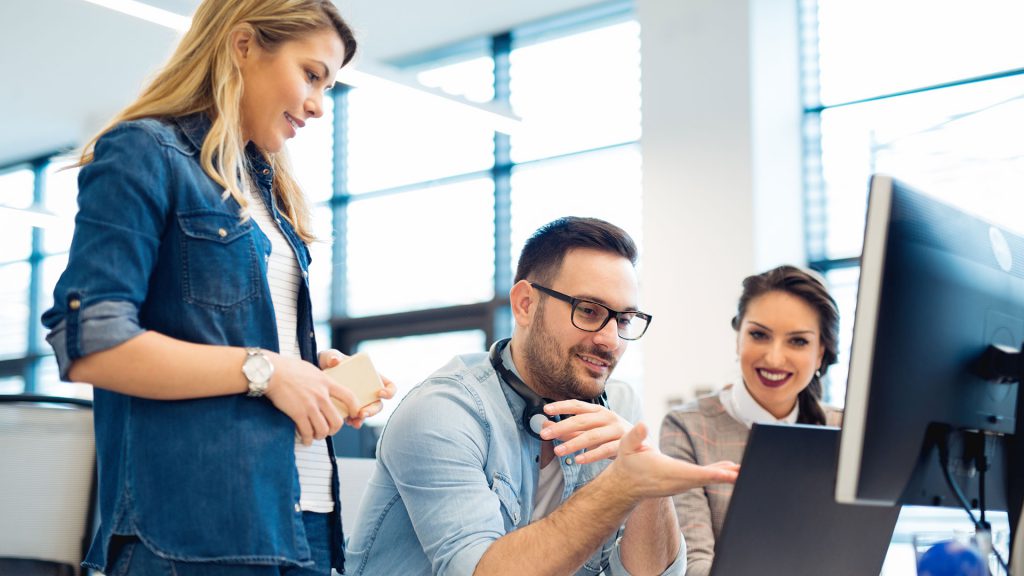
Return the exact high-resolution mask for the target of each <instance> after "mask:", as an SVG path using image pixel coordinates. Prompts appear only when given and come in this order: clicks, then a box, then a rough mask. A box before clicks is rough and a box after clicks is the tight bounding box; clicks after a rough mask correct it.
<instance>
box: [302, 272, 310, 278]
mask: <svg viewBox="0 0 1024 576" xmlns="http://www.w3.org/2000/svg"><path fill="white" fill-rule="evenodd" d="M302 277H303V278H306V279H309V272H306V271H305V270H303V271H302Z"/></svg>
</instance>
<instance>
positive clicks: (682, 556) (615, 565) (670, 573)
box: [608, 534, 686, 576]
mask: <svg viewBox="0 0 1024 576" xmlns="http://www.w3.org/2000/svg"><path fill="white" fill-rule="evenodd" d="M621 542H622V538H621V537H619V538H618V539H617V540H616V542H615V548H613V549H612V556H611V558H610V560H609V565H608V574H609V576H631V575H630V573H629V570H626V567H625V566H623V565H622V550H621V548H620V546H619V544H621ZM661 574H662V576H683V574H686V540H684V539H683V535H682V534H680V535H679V552H678V553H677V554H676V558H675V560H673V561H672V564H670V565H669V567H668V568H666V569H665V571H664V572H662V573H661Z"/></svg>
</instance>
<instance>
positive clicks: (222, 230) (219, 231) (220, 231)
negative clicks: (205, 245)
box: [217, 228, 228, 238]
mask: <svg viewBox="0 0 1024 576" xmlns="http://www.w3.org/2000/svg"><path fill="white" fill-rule="evenodd" d="M227 235H228V231H227V230H225V229H223V228H221V229H220V230H217V236H220V237H221V238H223V237H225V236H227Z"/></svg>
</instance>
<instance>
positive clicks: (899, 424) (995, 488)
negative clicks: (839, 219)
mask: <svg viewBox="0 0 1024 576" xmlns="http://www.w3.org/2000/svg"><path fill="white" fill-rule="evenodd" d="M966 193H970V192H969V191H967V192H966ZM1022 342H1024V239H1022V238H1020V237H1018V236H1016V235H1014V234H1011V233H1009V232H1007V231H1005V230H1000V229H999V228H997V227H995V226H993V225H991V224H989V223H988V222H985V221H983V220H981V219H979V218H977V217H974V216H971V215H969V214H966V213H964V212H962V211H960V210H957V209H955V208H953V207H951V206H948V205H946V204H944V203H942V202H940V201H938V200H936V199H933V198H931V197H929V196H926V195H923V194H921V193H918V192H916V191H914V190H912V189H911V188H909V187H907V186H905V185H903V184H901V183H900V182H898V181H896V180H894V179H892V178H889V177H886V176H875V177H873V178H872V180H871V186H870V197H869V202H868V216H867V226H866V228H865V235H864V251H863V255H862V258H861V276H860V286H859V290H858V294H857V311H856V317H855V321H854V329H853V347H852V351H851V355H850V371H849V382H848V386H847V394H846V408H845V414H844V417H843V429H842V433H841V441H840V449H839V461H838V465H837V477H836V499H837V501H839V502H842V503H849V504H878V505H892V504H895V503H903V504H924V505H937V506H948V507H958V506H959V503H958V501H957V500H956V499H955V497H954V496H953V492H952V491H951V490H949V489H948V487H947V484H946V481H945V478H944V475H943V473H942V468H941V467H940V465H939V462H940V459H939V457H938V455H939V452H940V446H942V445H943V444H944V443H945V444H946V445H947V446H948V452H947V454H948V455H949V457H948V462H949V465H948V468H949V470H950V471H951V472H952V475H953V477H954V479H955V480H956V482H957V483H958V484H959V486H960V487H961V488H962V489H963V491H964V492H965V494H966V497H967V499H968V500H969V501H970V503H971V504H972V506H973V507H975V508H977V507H978V500H979V496H982V502H983V503H984V504H985V505H986V507H988V508H990V509H1003V510H1005V509H1006V507H1007V503H1006V501H1007V500H1006V488H1007V483H1006V480H1007V478H1006V475H1007V473H1008V471H1009V467H1008V462H1007V457H1008V456H1007V455H1008V452H1009V448H1008V447H1007V446H1008V444H1007V441H1008V439H1007V437H1006V436H1004V435H1006V434H1013V433H1014V432H1015V427H1016V405H1017V387H1018V384H1017V383H1005V382H997V381H994V380H985V379H982V378H980V377H978V376H976V375H974V371H975V369H976V368H975V367H976V362H977V360H978V359H979V357H980V356H981V354H982V353H983V352H984V351H985V350H986V348H987V347H988V346H989V345H990V344H1001V345H1005V346H1008V347H1012V348H1013V349H1020V347H1021V344H1022ZM965 431H976V432H968V433H966V434H965ZM979 451H980V453H982V454H984V455H985V456H986V458H985V460H984V461H985V462H988V463H990V464H991V468H990V469H989V470H988V472H987V473H986V474H985V480H986V481H985V488H984V490H985V492H979V490H981V489H982V488H981V486H980V485H979V482H978V479H979V474H978V469H977V463H978V460H977V459H973V460H972V459H970V458H968V455H971V454H977V453H979ZM986 492H987V494H986Z"/></svg>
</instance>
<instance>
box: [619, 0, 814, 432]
mask: <svg viewBox="0 0 1024 576" xmlns="http://www.w3.org/2000/svg"><path fill="white" fill-rule="evenodd" d="M637 12H638V16H639V20H640V24H641V41H642V46H643V48H642V50H643V52H642V53H643V65H642V66H643V70H642V78H643V139H642V149H643V158H644V172H643V174H644V218H643V225H644V245H645V253H644V254H643V255H642V268H641V283H642V286H641V290H642V301H643V305H644V308H645V309H647V310H651V311H652V314H654V317H655V318H654V322H653V323H652V325H651V331H650V332H649V334H648V335H647V336H645V337H644V400H645V406H644V409H645V414H646V415H647V421H648V423H650V424H651V425H652V426H653V427H654V428H655V429H657V427H658V426H659V424H660V421H661V417H662V415H663V414H664V413H665V411H666V408H667V403H668V402H669V401H670V400H672V399H678V398H684V399H689V398H692V397H693V394H694V393H695V392H697V391H700V390H706V389H717V388H719V387H721V386H722V385H723V384H725V383H726V382H728V381H730V380H731V379H733V378H734V376H735V375H737V374H738V368H737V367H736V362H735V357H736V353H735V335H734V333H733V331H732V329H731V328H730V327H729V320H730V318H731V317H732V315H733V314H734V311H735V305H736V298H737V297H738V296H739V291H740V282H741V281H742V279H743V278H744V277H746V276H748V275H750V274H752V273H754V272H756V271H760V270H762V269H766V268H768V267H771V266H774V265H776V264H778V263H781V262H785V261H789V262H797V263H801V262H803V260H804V248H803V225H802V222H803V212H802V205H801V200H800V194H801V187H800V182H801V180H800V136H799V135H800V101H799V98H798V96H799V87H798V51H797V35H796V32H797V30H796V28H797V7H796V2H795V0H678V1H672V2H666V1H664V0H637Z"/></svg>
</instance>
